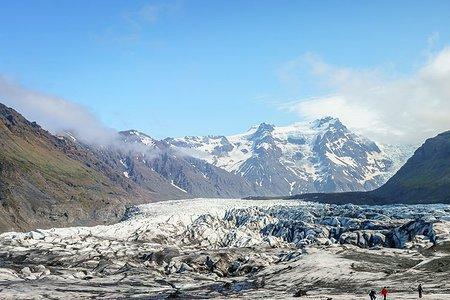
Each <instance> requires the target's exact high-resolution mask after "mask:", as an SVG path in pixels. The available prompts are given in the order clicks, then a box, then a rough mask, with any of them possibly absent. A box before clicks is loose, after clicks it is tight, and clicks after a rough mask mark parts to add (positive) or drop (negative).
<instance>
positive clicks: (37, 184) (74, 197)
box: [0, 104, 182, 231]
mask: <svg viewBox="0 0 450 300" xmlns="http://www.w3.org/2000/svg"><path fill="white" fill-rule="evenodd" d="M119 161H120V155H119V154H118V153H115V152H110V151H106V150H102V149H97V148H90V147H87V146H85V145H83V144H81V143H77V142H74V141H72V139H68V138H62V137H56V136H54V135H51V134H50V133H48V132H47V131H45V130H43V129H42V128H41V127H40V126H39V125H38V124H36V123H32V122H29V121H28V120H26V119H25V118H24V117H23V116H21V115H20V114H19V113H17V112H16V111H14V110H13V109H11V108H8V107H6V106H4V105H2V104H0V231H5V230H12V229H15V230H17V229H21V230H25V229H32V228H36V227H41V228H42V227H54V226H62V225H66V226H67V225H83V224H84V225H86V224H98V223H105V222H113V221H117V220H119V219H120V218H121V217H122V215H123V212H124V210H125V208H126V205H128V204H131V203H144V202H149V201H154V200H161V199H164V198H166V199H167V198H169V197H170V198H173V197H174V198H181V196H182V195H181V194H182V193H180V192H179V190H178V189H176V188H175V187H173V186H172V185H170V183H167V181H166V180H165V179H164V178H162V177H161V176H160V175H159V174H158V173H156V172H150V171H148V172H147V174H146V180H147V181H152V182H153V183H152V185H150V186H144V185H138V184H136V183H135V182H133V181H132V180H130V179H128V178H126V177H125V176H123V174H122V173H121V172H120V169H119V167H118V165H119Z"/></svg>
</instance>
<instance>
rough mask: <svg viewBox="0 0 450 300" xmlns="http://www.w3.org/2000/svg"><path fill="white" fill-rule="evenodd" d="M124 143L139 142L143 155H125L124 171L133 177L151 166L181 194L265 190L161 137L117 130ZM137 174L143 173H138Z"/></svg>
mask: <svg viewBox="0 0 450 300" xmlns="http://www.w3.org/2000/svg"><path fill="white" fill-rule="evenodd" d="M120 135H121V137H122V140H123V141H124V142H125V143H126V144H128V145H129V144H132V145H140V146H141V147H144V148H143V150H144V151H143V152H142V153H146V154H145V155H135V154H134V153H131V154H132V155H131V156H130V155H125V156H124V158H123V161H124V167H125V168H124V172H125V173H126V174H127V176H129V178H131V179H132V180H135V181H136V175H138V176H139V173H140V172H142V170H146V169H147V170H152V171H154V172H157V173H158V174H159V175H160V176H161V177H163V178H165V179H166V180H167V181H169V182H170V184H171V185H173V186H174V187H176V188H177V189H178V190H179V191H181V192H182V193H184V196H185V198H192V197H211V196H213V197H222V198H239V197H242V196H245V195H259V194H263V195H266V194H269V195H271V193H270V190H269V189H263V188H261V187H259V186H257V185H255V184H251V183H250V182H248V181H247V180H245V179H243V178H242V177H241V176H239V175H237V174H234V173H231V172H228V171H226V170H224V169H222V168H219V167H217V166H215V165H213V164H210V163H208V162H207V161H205V160H202V159H199V158H196V157H193V156H191V155H188V154H187V153H185V152H184V151H180V149H177V148H174V147H172V146H171V145H170V144H169V143H167V142H166V141H165V140H163V141H158V140H155V139H153V138H151V137H150V136H148V135H146V134H144V133H141V132H138V131H135V130H129V131H122V132H120ZM139 177H140V178H145V176H142V175H140V176H139Z"/></svg>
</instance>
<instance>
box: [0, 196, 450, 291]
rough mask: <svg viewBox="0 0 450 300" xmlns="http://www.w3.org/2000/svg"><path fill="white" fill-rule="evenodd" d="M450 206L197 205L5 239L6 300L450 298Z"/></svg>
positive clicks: (0, 271) (155, 206)
mask: <svg viewBox="0 0 450 300" xmlns="http://www.w3.org/2000/svg"><path fill="white" fill-rule="evenodd" d="M449 275H450V206H449V205H410V206H407V205H398V206H373V207H369V206H355V205H343V206H337V205H328V204H318V203H308V202H303V201H297V200H289V201H288V200H238V199H193V200H176V201H166V202H158V203H152V204H146V205H141V206H138V207H133V208H131V209H130V210H129V211H128V212H127V214H126V217H125V218H124V220H123V221H122V222H120V223H117V224H114V225H109V226H95V227H72V228H57V229H49V230H35V231H32V232H27V233H15V232H9V233H4V234H2V235H0V298H1V299H61V298H66V299H93V298H94V299H165V298H171V297H172V298H173V297H175V298H176V297H178V298H184V299H206V298H217V299H224V298H227V299H238V298H239V299H242V298H243V299H255V298H266V299H290V298H293V296H294V295H295V294H296V293H298V292H299V291H300V290H302V291H306V293H307V295H306V296H302V298H306V299H367V298H368V296H367V294H368V292H369V290H370V289H376V290H377V291H379V290H380V289H381V288H382V287H383V286H387V287H388V289H389V290H390V291H391V296H392V299H416V298H417V295H416V293H415V289H416V287H417V285H418V284H419V283H422V284H423V286H424V289H425V299H450V282H449V281H448V276H449Z"/></svg>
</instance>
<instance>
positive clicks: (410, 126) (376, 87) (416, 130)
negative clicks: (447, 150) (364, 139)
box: [280, 48, 450, 143]
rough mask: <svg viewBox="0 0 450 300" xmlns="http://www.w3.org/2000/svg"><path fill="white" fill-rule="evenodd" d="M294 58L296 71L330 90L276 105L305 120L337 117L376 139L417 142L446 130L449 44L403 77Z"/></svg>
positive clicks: (449, 93)
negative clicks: (327, 116)
mask: <svg viewBox="0 0 450 300" xmlns="http://www.w3.org/2000/svg"><path fill="white" fill-rule="evenodd" d="M299 61H301V62H302V63H301V64H300V63H297V64H298V65H301V66H302V68H298V69H296V70H295V72H303V73H304V72H305V71H309V72H311V74H312V75H313V76H314V77H315V78H317V80H318V82H319V83H320V84H322V87H323V88H324V89H326V90H327V92H329V93H328V95H326V96H322V97H317V98H313V99H301V100H299V101H294V102H289V103H284V104H282V105H281V106H280V108H281V109H284V110H288V111H291V112H296V113H298V114H299V115H300V116H302V117H303V118H307V119H312V118H316V117H320V116H324V115H332V116H337V117H339V118H341V119H342V121H343V122H344V123H345V124H347V125H348V126H349V127H351V128H353V129H356V130H358V131H360V132H361V133H363V134H365V135H366V136H368V137H370V138H373V139H375V140H378V141H381V142H390V143H393V142H399V143H418V142H422V141H423V140H424V139H425V138H428V137H431V136H433V135H435V134H437V133H440V132H443V131H446V130H450V48H445V49H443V50H441V51H440V52H439V53H437V54H435V55H433V56H431V57H430V58H429V60H428V61H427V62H426V63H425V64H424V65H423V66H421V67H420V68H418V69H417V70H416V71H415V72H414V73H413V74H410V75H409V76H403V77H398V76H397V77H393V76H389V74H386V73H384V72H382V71H380V70H378V69H374V70H355V69H349V68H339V67H334V66H330V65H328V64H326V63H324V62H323V61H322V60H320V59H319V58H317V57H315V56H312V55H306V56H304V57H302V58H301V59H300V60H299ZM289 65H292V62H290V63H289ZM305 65H307V66H308V69H305V68H304V66H305ZM285 76H287V75H285ZM292 76H295V74H294V75H292ZM330 94H331V95H330Z"/></svg>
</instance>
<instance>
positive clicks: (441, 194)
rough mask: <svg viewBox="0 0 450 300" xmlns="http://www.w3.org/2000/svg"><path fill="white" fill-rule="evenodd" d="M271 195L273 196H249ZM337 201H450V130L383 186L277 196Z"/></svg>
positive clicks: (424, 147)
mask: <svg viewBox="0 0 450 300" xmlns="http://www.w3.org/2000/svg"><path fill="white" fill-rule="evenodd" d="M249 198H252V199H267V198H271V197H249ZM273 198H277V199H280V198H282V199H302V200H306V201H317V202H324V203H334V204H347V203H352V204H360V205H364V204H368V205H371V204H377V205H380V204H398V203H403V204H434V203H436V204H437V203H443V204H450V131H447V132H444V133H441V134H439V135H437V136H436V137H434V138H430V139H428V140H426V141H425V143H424V144H423V145H422V146H420V147H419V148H418V149H417V150H416V151H415V152H414V155H413V156H412V157H411V158H410V159H408V161H407V162H406V163H405V164H404V165H403V166H402V167H401V168H400V170H399V171H398V172H397V173H396V174H395V175H394V176H393V177H392V178H390V179H389V180H388V181H387V182H386V183H385V184H384V185H382V186H381V187H379V188H377V189H375V190H372V191H366V192H345V193H310V194H298V195H291V196H278V197H273Z"/></svg>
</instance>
